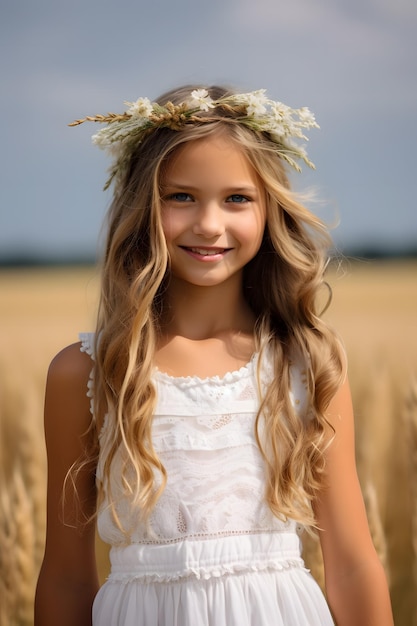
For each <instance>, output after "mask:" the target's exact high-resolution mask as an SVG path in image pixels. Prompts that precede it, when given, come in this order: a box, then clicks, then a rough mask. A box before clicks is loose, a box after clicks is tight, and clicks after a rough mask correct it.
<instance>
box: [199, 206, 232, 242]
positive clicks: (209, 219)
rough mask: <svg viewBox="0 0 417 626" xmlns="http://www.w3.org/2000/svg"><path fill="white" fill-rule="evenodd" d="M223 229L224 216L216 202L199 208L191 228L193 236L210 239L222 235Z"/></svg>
mask: <svg viewBox="0 0 417 626" xmlns="http://www.w3.org/2000/svg"><path fill="white" fill-rule="evenodd" d="M224 229H225V225H224V214H223V211H222V209H221V207H220V206H219V205H218V204H217V203H216V202H210V203H206V204H204V205H201V206H200V207H199V210H198V212H197V215H196V219H195V222H194V226H193V232H194V234H195V235H199V236H200V237H205V238H206V239H210V238H213V237H218V236H219V235H221V234H223V232H224Z"/></svg>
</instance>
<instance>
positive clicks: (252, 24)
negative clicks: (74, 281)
mask: <svg viewBox="0 0 417 626" xmlns="http://www.w3.org/2000/svg"><path fill="white" fill-rule="evenodd" d="M416 29H417V3H416V2H415V0H395V2H394V1H393V0H349V2H346V0H292V1H291V2H286V1H284V0H257V1H256V2H253V0H210V1H209V2H208V1H207V2H205V1H203V0H175V1H171V0H152V2H144V1H142V0H139V1H138V0H119V1H118V2H117V3H116V2H115V1H114V0H82V1H81V0H73V1H72V2H71V3H67V2H62V0H36V1H35V2H33V0H15V1H14V2H3V3H2V6H1V20H0V59H1V61H0V63H1V66H2V76H1V83H2V84H1V93H2V97H1V101H0V116H1V118H0V119H1V120H2V137H1V146H2V149H1V154H0V194H1V196H0V198H1V199H0V212H1V213H0V260H3V261H4V260H7V259H14V260H19V259H26V260H28V261H33V260H36V261H39V260H47V261H48V260H68V259H92V258H94V257H95V256H96V253H97V236H98V232H99V228H100V224H101V222H102V217H103V214H104V211H105V208H106V206H107V205H108V201H109V197H108V195H107V194H103V193H102V191H101V190H102V187H103V184H104V182H105V180H106V177H105V170H106V167H107V165H108V161H107V158H106V156H105V155H104V154H103V153H101V152H100V151H99V149H98V148H96V147H94V146H92V145H91V141H90V136H91V135H92V134H93V132H95V131H96V130H97V129H98V127H97V126H96V127H94V125H92V124H90V125H86V126H85V127H77V128H68V126H67V124H68V123H69V122H71V121H72V120H73V119H76V118H80V117H84V116H85V115H88V114H95V113H106V112H107V111H117V112H119V111H123V110H124V108H125V107H124V104H123V103H124V101H125V100H128V101H133V100H136V99H137V98H138V97H140V96H148V97H149V98H150V99H153V98H156V97H157V96H158V95H159V94H160V93H162V92H164V91H166V90H167V89H169V88H172V87H175V86H177V85H180V84H184V83H194V82H198V83H225V84H227V85H231V86H233V87H235V88H237V89H239V90H242V91H246V90H253V89H259V88H265V89H267V92H268V94H269V96H270V97H271V98H273V99H276V100H282V101H283V102H285V103H287V104H289V105H290V106H292V107H299V106H304V105H305V106H308V107H309V108H311V110H312V111H313V112H314V113H315V114H316V117H317V121H318V123H319V124H320V126H321V130H320V131H312V132H311V133H310V145H309V154H310V155H311V158H312V160H313V161H314V162H315V164H316V166H317V171H316V172H305V173H304V174H303V175H302V176H301V177H297V178H296V179H295V184H296V186H297V187H301V188H304V187H305V186H308V187H310V186H314V187H316V188H317V189H318V193H319V196H320V197H321V198H322V199H323V200H324V206H325V207H326V208H324V206H323V209H322V211H323V215H322V216H323V217H324V218H325V219H326V220H327V221H328V222H329V223H331V224H332V225H336V224H337V223H338V224H339V226H338V227H337V228H336V230H335V231H334V238H335V241H336V244H337V245H338V247H340V248H342V249H343V250H345V251H346V250H347V249H348V250H350V251H355V252H362V251H363V250H365V249H367V250H371V251H374V252H375V253H381V252H382V253H384V254H392V253H404V251H407V252H409V251H413V252H415V250H416V248H417V218H416V206H415V204H416V177H415V165H416V156H415V155H416V152H415V146H416V142H417V115H416V112H417V80H416V69H417V68H416V63H417V36H416Z"/></svg>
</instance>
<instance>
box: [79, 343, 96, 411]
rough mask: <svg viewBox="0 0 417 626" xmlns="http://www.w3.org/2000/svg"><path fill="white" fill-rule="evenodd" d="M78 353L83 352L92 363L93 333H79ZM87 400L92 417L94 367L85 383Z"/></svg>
mask: <svg viewBox="0 0 417 626" xmlns="http://www.w3.org/2000/svg"><path fill="white" fill-rule="evenodd" d="M79 339H80V341H81V347H80V352H85V353H86V354H88V355H89V356H90V357H91V359H92V360H93V361H94V333H80V334H79ZM87 398H90V413H91V415H94V367H93V368H92V369H91V371H90V375H89V377H88V382H87Z"/></svg>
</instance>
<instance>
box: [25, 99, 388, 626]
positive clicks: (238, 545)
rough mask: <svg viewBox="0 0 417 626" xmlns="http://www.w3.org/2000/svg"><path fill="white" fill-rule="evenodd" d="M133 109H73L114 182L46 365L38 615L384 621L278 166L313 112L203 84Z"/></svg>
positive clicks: (334, 383)
mask: <svg viewBox="0 0 417 626" xmlns="http://www.w3.org/2000/svg"><path fill="white" fill-rule="evenodd" d="M127 105H128V107H129V108H128V110H127V111H126V112H125V113H122V114H120V115H117V114H108V115H107V116H100V115H98V116H96V117H89V118H86V119H85V120H78V121H77V122H75V124H78V123H82V122H84V121H86V120H88V121H98V122H102V123H105V124H106V126H105V127H104V128H102V129H101V130H100V131H99V132H98V133H97V134H96V135H95V136H94V141H95V143H97V144H98V145H100V146H101V147H105V148H110V149H111V152H112V154H113V157H114V162H113V166H112V169H111V172H110V179H109V181H108V184H110V183H111V182H113V183H114V185H115V189H114V200H113V203H112V205H111V208H110V213H109V228H108V237H107V246H106V251H105V260H104V267H103V279H102V291H101V303H100V308H99V315H98V322H97V329H96V333H95V335H83V336H82V337H81V343H79V344H74V345H72V346H69V347H68V348H66V349H65V350H63V351H62V352H61V353H60V354H59V355H58V356H57V357H55V359H54V360H53V362H52V364H51V366H50V370H49V374H48V382H47V390H46V403H45V427H46V442H47V452H48V468H49V469H48V523H47V540H46V548H45V556H44V561H43V565H42V569H41V573H40V576H39V582H38V588H37V597H36V611H35V612H36V624H37V626H48V625H52V624H53V625H54V626H56V624H60V626H65V625H67V624H68V625H71V626H75V625H76V626H83V625H87V624H91V623H93V624H94V626H110V625H111V626H116V625H120V626H133V625H141V626H174V625H176V626H187V625H190V626H191V625H193V626H197V625H198V626H226V625H227V626H249V625H250V626H272V625H276V626H282V625H285V626H307V625H308V626H314V625H316V626H319V625H320V626H322V625H329V624H333V623H334V622H333V620H334V621H335V622H336V623H337V624H338V625H340V626H342V625H346V626H359V625H361V626H370V625H375V626H388V625H391V624H392V616H391V609H390V604H389V596H388V591H387V585H386V581H385V578H384V573H383V570H382V568H381V565H380V563H379V561H378V559H377V556H376V554H375V551H374V548H373V546H372V542H371V539H370V535H369V531H368V527H367V521H366V514H365V510H364V506H363V502H362V498H361V493H360V488H359V485H358V479H357V475H356V470H355V461H354V435H353V417H352V407H351V401H350V395H349V388H348V383H347V380H346V363H345V356H344V353H343V349H342V347H341V344H340V342H339V340H338V338H337V337H336V336H335V335H334V333H333V332H332V331H331V330H330V329H329V328H328V327H327V326H326V324H325V323H324V322H323V320H322V319H321V318H320V316H319V312H318V308H317V300H318V297H319V295H320V293H321V289H322V287H323V285H324V279H323V274H324V270H325V267H326V253H325V250H326V247H327V246H328V244H329V241H328V236H327V232H326V230H325V228H324V225H323V224H322V223H321V222H320V221H319V219H318V218H317V217H315V216H314V215H313V214H312V213H311V212H310V211H309V210H307V209H306V208H305V207H304V206H302V204H300V202H299V200H298V199H297V197H296V196H295V195H294V193H292V192H291V191H290V188H289V183H288V178H287V175H286V171H285V167H286V166H293V167H295V168H296V169H299V165H298V163H297V160H299V159H301V160H303V161H304V162H305V163H307V164H308V165H311V166H312V163H311V162H310V161H309V160H308V157H307V155H306V153H305V151H304V149H303V148H302V147H300V146H299V145H297V144H296V142H295V140H296V139H297V138H303V137H304V130H305V129H308V128H314V127H317V124H316V122H315V120H314V117H313V116H312V115H311V113H310V112H309V111H308V110H307V109H299V110H292V109H290V108H289V107H286V106H285V105H283V104H281V103H278V102H273V101H271V100H268V99H267V98H266V95H265V93H264V91H263V90H262V91H258V92H253V93H249V94H233V93H231V92H229V91H227V90H225V89H221V88H217V87H213V88H210V89H203V88H191V87H185V88H183V89H180V90H178V91H176V92H172V93H169V94H166V95H165V96H163V97H161V98H160V99H159V100H158V103H151V102H150V101H149V100H148V99H146V98H142V99H139V100H138V101H137V102H135V103H127ZM91 359H92V361H91ZM92 362H93V363H94V368H93V371H91V370H92ZM87 388H88V396H89V397H88V398H87V395H86V390H87ZM90 411H91V413H90ZM63 493H64V498H62V495H63ZM96 510H97V513H96ZM96 518H97V523H98V530H99V533H100V535H101V537H102V538H103V539H104V541H106V542H108V543H109V544H111V545H112V548H111V553H110V557H111V566H112V568H111V574H110V576H109V579H108V580H107V582H106V583H105V584H104V585H103V586H102V587H101V589H100V590H99V591H98V582H97V573H96V565H95V558H94V534H95V523H94V521H95V519H96ZM302 529H309V530H310V531H311V530H313V531H317V532H318V533H319V535H320V539H321V545H322V550H323V555H324V563H325V571H326V593H327V601H328V604H327V602H326V600H325V598H324V596H323V595H322V593H321V591H320V589H319V587H318V585H317V584H316V583H315V581H314V580H313V578H312V577H311V576H310V574H309V573H308V571H306V569H305V568H304V564H303V561H302V558H301V556H300V537H299V535H300V533H301V530H302ZM97 591H98V593H97ZM93 601H94V604H93Z"/></svg>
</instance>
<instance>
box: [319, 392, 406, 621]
mask: <svg viewBox="0 0 417 626" xmlns="http://www.w3.org/2000/svg"><path fill="white" fill-rule="evenodd" d="M328 419H329V422H330V423H331V424H332V425H333V427H334V429H335V438H334V441H333V442H332V444H331V445H330V447H329V448H328V450H327V452H326V457H327V467H326V484H327V487H326V488H325V489H324V490H323V492H322V495H321V497H320V498H319V499H318V501H317V503H316V506H315V509H316V516H317V522H318V526H319V528H320V529H322V530H321V532H320V540H321V545H322V550H323V557H324V565H325V576H326V591H327V597H328V601H329V605H330V608H331V610H332V613H333V617H334V619H335V621H336V624H337V626H392V625H393V623H394V622H393V618H392V612H391V605H390V599H389V593H388V585H387V582H386V578H385V573H384V571H383V568H382V565H381V563H380V561H379V559H378V557H377V554H376V552H375V549H374V546H373V544H372V540H371V536H370V533H369V529H368V522H367V517H366V511H365V507H364V503H363V499H362V494H361V490H360V486H359V481H358V477H357V472H356V465H355V449H354V420H353V410H352V402H351V397H350V390H349V385H348V383H345V385H344V386H343V387H342V388H341V390H340V391H339V392H338V394H337V395H336V397H335V398H334V400H333V401H332V403H331V405H330V407H329V411H328Z"/></svg>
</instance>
